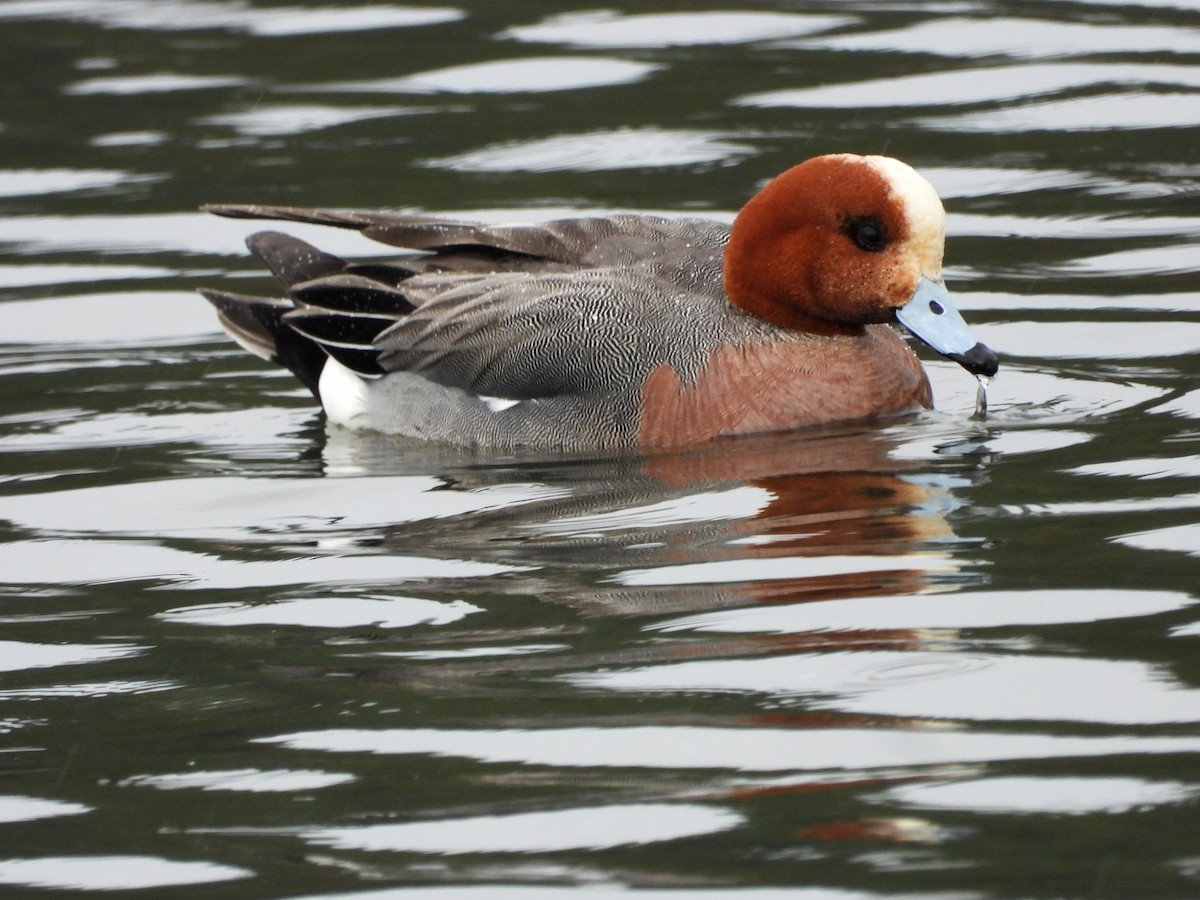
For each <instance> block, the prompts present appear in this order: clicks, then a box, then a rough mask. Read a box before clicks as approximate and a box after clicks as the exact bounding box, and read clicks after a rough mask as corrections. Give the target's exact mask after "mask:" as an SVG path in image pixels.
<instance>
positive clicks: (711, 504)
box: [519, 485, 775, 537]
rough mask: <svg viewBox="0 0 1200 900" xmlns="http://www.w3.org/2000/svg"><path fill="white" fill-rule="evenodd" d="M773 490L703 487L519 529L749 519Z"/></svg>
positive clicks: (576, 532)
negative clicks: (644, 503) (646, 502)
mask: <svg viewBox="0 0 1200 900" xmlns="http://www.w3.org/2000/svg"><path fill="white" fill-rule="evenodd" d="M774 496H775V495H774V494H772V493H771V492H770V491H768V490H766V489H765V488H760V487H753V486H750V485H744V486H742V487H736V488H730V489H729V490H724V491H705V492H702V493H698V494H689V495H688V496H686V497H678V498H673V499H670V500H663V501H661V502H659V503H652V504H650V505H648V506H633V507H626V508H624V509H618V510H613V511H611V512H602V513H590V514H587V515H581V516H563V517H561V518H557V519H550V520H548V521H544V522H531V523H529V524H524V525H520V526H519V527H520V528H521V529H522V530H528V531H536V532H549V533H551V534H555V535H559V536H560V537H568V536H576V537H578V536H583V535H587V534H597V533H605V532H611V531H624V530H627V529H628V530H637V531H640V530H652V529H654V528H660V527H662V526H664V525H680V524H685V523H688V522H719V521H726V520H737V519H752V518H754V516H755V515H756V514H757V513H759V512H761V511H762V510H764V509H766V508H767V507H768V506H769V505H770V504H771V501H772V500H773V499H774Z"/></svg>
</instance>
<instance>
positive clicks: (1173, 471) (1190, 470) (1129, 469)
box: [1064, 455, 1200, 481]
mask: <svg viewBox="0 0 1200 900" xmlns="http://www.w3.org/2000/svg"><path fill="white" fill-rule="evenodd" d="M1064 471H1066V472H1070V473H1071V474H1073V475H1107V476H1110V477H1120V478H1137V479H1138V480H1139V481H1157V480H1158V479H1160V478H1195V477H1197V476H1200V455H1195V456H1168V457H1164V458H1162V459H1158V458H1154V459H1118V460H1113V461H1111V462H1102V463H1088V464H1087V465H1085V466H1075V467H1074V468H1072V469H1065V470H1064Z"/></svg>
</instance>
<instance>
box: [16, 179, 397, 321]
mask: <svg viewBox="0 0 1200 900" xmlns="http://www.w3.org/2000/svg"><path fill="white" fill-rule="evenodd" d="M214 199H225V198H214ZM286 230H287V232H288V233H289V234H294V235H295V236H296V237H300V238H305V239H307V240H311V241H318V242H319V243H320V245H321V248H322V249H324V250H327V251H329V252H330V253H337V254H340V255H349V256H353V255H356V254H357V255H359V256H361V255H363V254H364V253H367V252H376V253H378V252H379V249H380V247H379V245H378V244H374V243H372V242H370V241H368V240H367V239H366V238H364V237H363V236H362V235H360V234H359V233H358V232H356V231H347V230H343V229H339V228H322V227H320V226H317V225H304V224H302V223H291V222H289V223H288V224H287V226H286ZM248 231H249V229H248V228H239V227H237V225H236V224H235V223H231V222H229V221H228V220H227V219H220V218H217V217H216V216H213V215H209V214H208V213H202V212H179V213H154V214H146V215H119V214H114V215H86V216H63V215H58V216H52V215H45V216H10V217H7V218H4V219H0V243H4V244H9V245H11V246H12V247H13V248H14V249H15V250H16V251H17V252H20V253H23V254H30V253H57V252H63V251H66V252H71V251H74V252H94V251H110V252H111V251H124V252H134V253H139V252H140V253H149V252H158V251H164V252H170V253H213V254H219V255H222V256H236V257H238V258H239V259H243V260H244V259H245V257H246V243H245V237H246V234H247V233H248ZM250 268H251V266H250V265H247V269H250ZM23 269H29V270H36V269H45V271H46V273H47V274H49V275H52V276H53V277H52V278H51V279H48V280H39V281H34V282H32V283H33V284H54V283H57V282H59V281H63V282H72V281H87V280H90V279H91V278H92V277H94V276H92V275H90V274H88V273H89V272H91V271H98V272H100V273H104V272H107V271H110V270H111V271H114V272H117V273H119V274H116V275H111V276H109V277H130V278H133V277H143V278H144V277H152V276H159V275H170V276H172V277H178V275H179V272H178V271H177V270H170V269H141V268H140V267H136V266H105V267H99V266H93V267H87V266H67V265H58V266H49V265H47V266H0V287H6V286H9V285H8V282H7V281H5V279H4V274H3V273H4V272H6V271H8V270H13V271H14V272H20V271H21V270H23ZM124 270H128V271H129V272H130V273H131V274H128V275H125V274H120V273H123V272H124ZM140 271H147V272H149V273H150V275H149V276H147V275H139V274H138V273H139V272H140ZM76 272H83V273H84V274H83V275H81V276H79V277H73V273H76ZM215 274H216V273H214V275H215ZM23 283H25V282H24V281H17V282H16V284H23ZM196 303H197V306H198V307H199V308H205V307H208V304H207V303H205V302H204V301H203V300H201V299H199V298H197V300H196Z"/></svg>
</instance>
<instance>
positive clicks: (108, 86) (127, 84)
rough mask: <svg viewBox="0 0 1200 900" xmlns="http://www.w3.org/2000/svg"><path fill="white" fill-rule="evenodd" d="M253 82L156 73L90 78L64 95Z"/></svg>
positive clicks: (165, 90)
mask: <svg viewBox="0 0 1200 900" xmlns="http://www.w3.org/2000/svg"><path fill="white" fill-rule="evenodd" d="M249 82H250V79H248V78H242V77H241V76H238V75H180V74H178V73H175V72H156V73H154V74H152V75H112V76H105V77H103V78H89V79H87V80H86V81H79V82H76V83H75V84H72V85H68V86H67V87H66V88H64V90H63V92H64V93H66V94H70V95H73V96H77V97H78V96H86V95H89V94H129V95H135V94H168V93H174V92H176V91H205V90H214V89H216V88H230V87H240V86H241V85H244V84H248V83H249Z"/></svg>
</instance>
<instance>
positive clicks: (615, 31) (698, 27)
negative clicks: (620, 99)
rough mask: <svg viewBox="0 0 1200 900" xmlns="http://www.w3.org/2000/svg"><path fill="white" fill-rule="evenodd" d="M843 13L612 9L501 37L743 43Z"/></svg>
mask: <svg viewBox="0 0 1200 900" xmlns="http://www.w3.org/2000/svg"><path fill="white" fill-rule="evenodd" d="M853 21H854V19H851V18H847V17H844V16H817V15H799V14H791V13H772V12H746V11H742V12H721V11H716V12H705V11H691V12H680V13H658V14H643V15H630V16H622V15H619V14H617V13H614V12H611V11H608V10H597V11H595V12H585V13H571V14H568V15H563V16H555V17H553V18H550V19H547V20H545V21H544V22H541V23H539V24H537V25H522V26H517V27H515V28H509V29H508V30H507V31H503V32H501V33H500V36H501V37H508V38H515V39H516V40H519V41H529V42H538V43H547V44H571V45H574V46H576V47H673V46H688V45H696V44H742V43H750V42H752V41H764V40H778V39H779V38H786V37H795V36H796V35H801V34H813V33H814V32H818V31H825V30H827V29H830V28H837V27H839V26H841V25H845V24H848V23H850V22H853Z"/></svg>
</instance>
